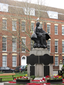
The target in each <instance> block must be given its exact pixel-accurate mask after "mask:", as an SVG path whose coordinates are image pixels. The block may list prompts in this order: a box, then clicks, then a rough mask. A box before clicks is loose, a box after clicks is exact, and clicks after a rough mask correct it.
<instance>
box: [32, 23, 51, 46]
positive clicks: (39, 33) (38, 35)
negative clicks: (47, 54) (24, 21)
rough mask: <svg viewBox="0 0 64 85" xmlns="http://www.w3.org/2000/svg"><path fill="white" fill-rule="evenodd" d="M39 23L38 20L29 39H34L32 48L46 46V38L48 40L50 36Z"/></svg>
mask: <svg viewBox="0 0 64 85" xmlns="http://www.w3.org/2000/svg"><path fill="white" fill-rule="evenodd" d="M39 25H40V22H37V23H36V28H35V31H34V33H33V34H32V36H31V39H32V40H33V41H34V46H33V47H34V48H47V43H46V40H48V39H49V38H50V36H49V35H48V33H46V32H45V31H44V30H43V29H42V28H41V27H40V26H39Z"/></svg>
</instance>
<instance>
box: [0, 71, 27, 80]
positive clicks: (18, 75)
mask: <svg viewBox="0 0 64 85" xmlns="http://www.w3.org/2000/svg"><path fill="white" fill-rule="evenodd" d="M1 74H2V73H1ZM26 74H27V72H26V71H25V72H22V73H20V72H19V73H15V75H14V77H16V78H17V77H20V76H25V75H26ZM1 77H6V76H0V78H1ZM7 77H8V78H3V79H2V81H12V80H13V78H9V77H12V76H7Z"/></svg>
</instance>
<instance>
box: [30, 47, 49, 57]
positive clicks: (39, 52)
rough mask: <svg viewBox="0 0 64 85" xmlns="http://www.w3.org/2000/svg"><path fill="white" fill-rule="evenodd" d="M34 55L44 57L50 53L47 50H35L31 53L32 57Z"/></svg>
mask: <svg viewBox="0 0 64 85" xmlns="http://www.w3.org/2000/svg"><path fill="white" fill-rule="evenodd" d="M31 54H34V55H36V56H42V55H44V54H48V55H49V54H50V52H49V51H48V50H47V48H45V49H44V48H33V49H32V51H30V55H31Z"/></svg>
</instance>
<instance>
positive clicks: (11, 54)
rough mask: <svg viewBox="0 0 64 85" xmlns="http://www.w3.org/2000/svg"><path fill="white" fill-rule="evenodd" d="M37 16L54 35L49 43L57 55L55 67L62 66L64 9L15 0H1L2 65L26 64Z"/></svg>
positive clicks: (0, 62)
mask: <svg viewBox="0 0 64 85" xmlns="http://www.w3.org/2000/svg"><path fill="white" fill-rule="evenodd" d="M38 17H39V19H40V26H41V27H42V28H43V29H44V30H45V31H46V32H48V33H49V35H50V37H51V39H49V40H48V41H47V45H48V50H49V51H50V55H51V56H53V59H54V63H53V68H54V70H58V69H59V64H60V63H62V61H63V58H64V10H63V9H58V8H53V7H47V6H42V5H36V4H29V3H26V2H17V1H13V0H0V67H1V66H9V67H11V68H15V67H16V66H18V65H23V64H26V61H25V60H26V56H28V55H29V50H31V49H32V41H31V39H30V35H31V34H32V33H33V31H34V29H35V25H36V19H37V18H38ZM25 45H26V46H25Z"/></svg>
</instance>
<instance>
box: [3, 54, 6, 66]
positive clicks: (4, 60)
mask: <svg viewBox="0 0 64 85" xmlns="http://www.w3.org/2000/svg"><path fill="white" fill-rule="evenodd" d="M4 57H5V58H6V59H3V58H4ZM3 62H5V65H3ZM2 67H7V55H2Z"/></svg>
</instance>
